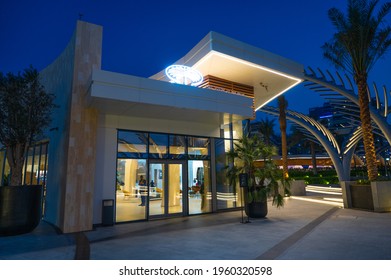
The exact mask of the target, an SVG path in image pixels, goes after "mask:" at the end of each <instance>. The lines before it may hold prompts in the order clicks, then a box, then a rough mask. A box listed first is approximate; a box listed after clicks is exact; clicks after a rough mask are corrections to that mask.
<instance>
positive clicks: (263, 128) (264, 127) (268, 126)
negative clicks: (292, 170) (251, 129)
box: [259, 118, 274, 145]
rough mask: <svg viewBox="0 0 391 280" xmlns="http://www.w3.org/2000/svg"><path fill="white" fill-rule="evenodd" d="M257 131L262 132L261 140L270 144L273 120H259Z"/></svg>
mask: <svg viewBox="0 0 391 280" xmlns="http://www.w3.org/2000/svg"><path fill="white" fill-rule="evenodd" d="M259 132H260V133H261V134H262V138H263V141H264V142H265V144H266V145H271V142H272V140H271V139H272V137H273V136H274V120H273V119H272V120H269V119H268V118H266V119H263V120H261V121H260V122H259Z"/></svg>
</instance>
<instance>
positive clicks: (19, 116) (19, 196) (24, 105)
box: [0, 67, 55, 235]
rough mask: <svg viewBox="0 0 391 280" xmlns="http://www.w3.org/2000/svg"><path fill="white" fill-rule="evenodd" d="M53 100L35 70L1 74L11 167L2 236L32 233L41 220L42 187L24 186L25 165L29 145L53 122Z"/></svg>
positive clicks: (0, 190)
mask: <svg viewBox="0 0 391 280" xmlns="http://www.w3.org/2000/svg"><path fill="white" fill-rule="evenodd" d="M53 101H54V95H52V94H49V93H47V92H46V91H45V89H44V87H43V86H42V85H41V83H40V81H39V72H38V71H37V70H36V69H34V68H33V67H30V68H28V69H26V70H24V71H23V72H22V73H18V74H17V75H15V74H12V73H8V74H6V75H3V73H0V147H3V148H5V150H6V157H7V162H8V164H9V166H10V174H7V176H8V178H7V179H8V180H7V184H8V186H0V235H14V234H20V233H25V232H29V231H31V230H33V229H34V228H35V227H36V226H37V225H38V223H39V221H40V219H41V211H42V209H41V207H42V186H41V185H39V186H24V185H23V184H22V178H23V165H24V163H25V161H26V154H27V150H28V148H29V146H30V145H31V144H33V143H35V142H36V141H37V140H39V139H42V136H43V132H44V130H45V129H46V128H47V126H48V125H49V124H50V122H51V112H52V109H53V108H54V107H55V105H54V103H53Z"/></svg>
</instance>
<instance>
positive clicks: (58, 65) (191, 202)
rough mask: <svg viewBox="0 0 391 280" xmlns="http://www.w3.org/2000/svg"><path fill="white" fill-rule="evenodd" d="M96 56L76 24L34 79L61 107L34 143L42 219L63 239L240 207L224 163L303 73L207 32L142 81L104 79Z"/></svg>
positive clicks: (94, 31)
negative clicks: (263, 110)
mask: <svg viewBox="0 0 391 280" xmlns="http://www.w3.org/2000/svg"><path fill="white" fill-rule="evenodd" d="M167 44H169V42H167ZM101 57H102V27H101V26H98V25H94V24H90V23H87V22H83V21H78V22H77V27H76V30H75V33H74V35H73V37H72V39H71V40H70V42H69V44H68V46H67V47H66V48H65V50H64V51H63V53H62V54H61V55H60V56H59V57H58V58H57V59H56V60H55V61H54V62H53V63H52V64H51V65H49V66H48V67H47V68H46V69H44V70H43V71H42V72H41V75H42V82H43V84H44V85H45V88H46V90H47V91H50V92H53V93H55V95H56V103H57V104H59V105H60V106H59V108H57V109H56V111H55V118H54V120H53V123H52V126H51V128H50V131H49V132H48V141H49V144H48V146H47V142H45V145H46V146H45V147H47V150H48V155H46V154H45V157H44V158H45V159H48V170H47V180H46V200H45V217H44V219H45V220H46V221H48V222H50V223H52V224H54V225H56V226H57V227H58V228H59V229H60V230H61V231H62V232H64V233H69V232H77V231H84V230H90V229H92V227H93V225H95V224H96V225H99V224H106V223H108V224H110V223H111V222H114V223H119V222H130V221H139V220H150V219H156V218H166V217H172V216H178V215H180V216H183V215H196V214H202V213H211V212H216V211H222V210H226V209H235V208H237V207H238V206H240V205H241V197H240V192H239V189H237V187H236V186H230V185H229V183H228V181H227V179H226V176H225V169H224V167H225V166H226V164H227V162H226V158H225V153H226V152H227V151H229V150H230V149H231V148H232V147H233V141H234V139H236V138H239V137H240V136H241V135H242V134H243V131H244V129H245V127H246V124H247V123H248V121H249V120H250V119H252V118H253V116H254V115H255V111H256V110H257V109H258V108H260V107H262V106H263V105H264V104H267V103H268V102H269V101H271V100H273V99H274V98H276V97H277V96H278V95H280V94H283V93H284V92H286V91H287V90H289V89H290V88H292V87H294V86H296V85H297V84H299V83H300V82H301V81H302V75H303V66H302V65H300V64H298V63H295V62H293V61H291V60H289V59H286V58H283V57H281V56H278V55H275V54H273V53H270V52H267V51H265V50H262V49H259V48H257V47H254V46H251V45H248V44H245V43H243V42H239V41H237V40H234V39H232V38H229V37H226V36H224V35H222V34H219V33H216V32H210V33H209V34H207V35H206V36H205V37H204V38H203V39H202V40H201V41H200V42H199V43H198V44H197V45H196V46H194V48H193V49H191V50H190V51H189V53H188V54H186V55H185V56H184V57H182V58H180V59H178V61H176V62H174V63H173V66H171V67H168V68H167V69H165V70H162V71H161V72H159V73H157V74H155V75H153V76H152V77H148V78H146V77H136V76H131V75H126V74H121V73H114V72H109V71H105V70H103V69H101ZM29 169H31V172H30V173H31V174H35V173H37V171H38V170H41V169H40V166H38V167H37V166H34V165H32V166H30V168H29ZM110 209H112V210H113V214H112V215H111V214H110V211H109V210H110ZM102 210H103V211H102ZM107 213H109V215H108V216H109V218H108V220H107Z"/></svg>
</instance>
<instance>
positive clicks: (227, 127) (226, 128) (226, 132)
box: [223, 124, 232, 139]
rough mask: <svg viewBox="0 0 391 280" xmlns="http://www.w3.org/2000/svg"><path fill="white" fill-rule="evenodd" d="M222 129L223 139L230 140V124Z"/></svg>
mask: <svg viewBox="0 0 391 280" xmlns="http://www.w3.org/2000/svg"><path fill="white" fill-rule="evenodd" d="M223 129H224V136H223V138H227V139H231V138H232V137H231V124H225V125H224V126H223Z"/></svg>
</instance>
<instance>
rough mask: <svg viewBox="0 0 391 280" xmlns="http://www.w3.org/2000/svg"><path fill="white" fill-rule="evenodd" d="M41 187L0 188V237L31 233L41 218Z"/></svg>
mask: <svg viewBox="0 0 391 280" xmlns="http://www.w3.org/2000/svg"><path fill="white" fill-rule="evenodd" d="M42 189H43V188H42V186H41V185H32V186H6V187H0V236H7V235H17V234H23V233H28V232H31V231H33V230H34V229H35V228H36V227H37V226H38V224H39V222H40V221H41V218H42Z"/></svg>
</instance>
